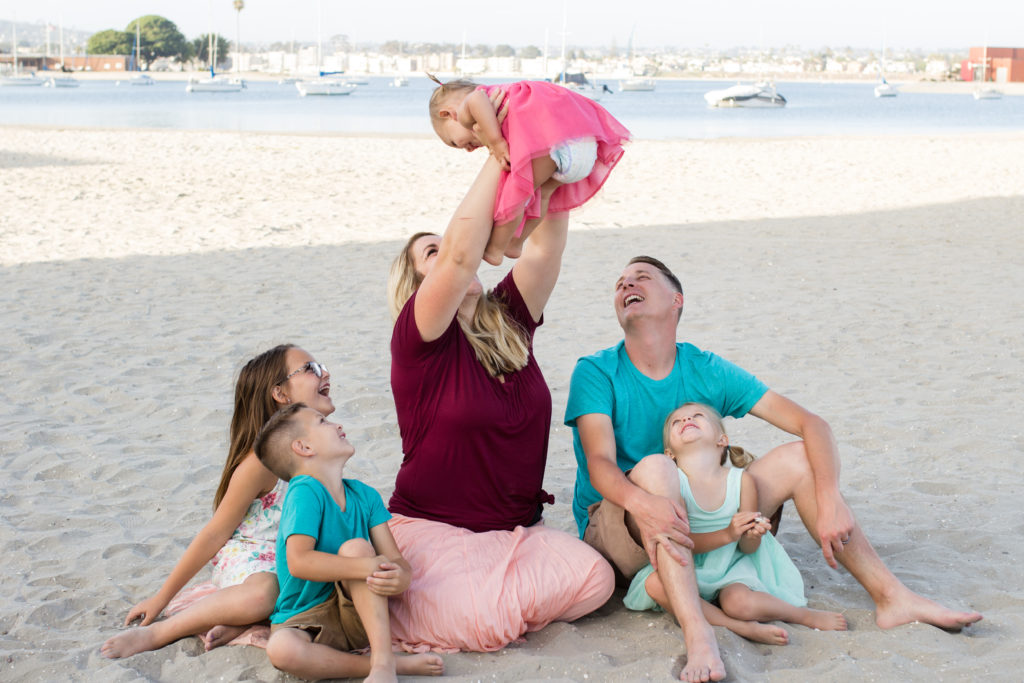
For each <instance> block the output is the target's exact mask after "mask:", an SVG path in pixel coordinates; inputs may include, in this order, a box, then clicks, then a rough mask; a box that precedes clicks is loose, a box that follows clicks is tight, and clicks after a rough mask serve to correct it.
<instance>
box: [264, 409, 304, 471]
mask: <svg viewBox="0 0 1024 683" xmlns="http://www.w3.org/2000/svg"><path fill="white" fill-rule="evenodd" d="M302 410H312V408H310V407H309V406H307V405H306V404H305V403H301V402H299V403H292V404H290V405H287V406H285V407H284V408H281V410H279V411H277V412H276V413H274V414H273V415H272V416H271V417H270V419H269V420H267V423H266V424H265V425H263V427H262V428H261V429H260V432H259V434H257V435H256V443H255V444H254V445H253V450H254V451H255V452H256V457H257V458H259V459H260V462H261V463H263V466H264V467H266V468H267V469H268V470H270V471H271V472H273V473H274V474H275V475H276V476H277V478H278V479H283V480H284V481H290V480H291V478H292V475H294V474H295V470H296V469H297V467H298V457H299V456H298V455H296V454H295V453H294V452H292V442H293V441H295V439H298V438H300V437H303V436H305V435H306V432H305V429H303V425H302V421H301V420H300V419H299V417H298V415H299V412H300V411H302Z"/></svg>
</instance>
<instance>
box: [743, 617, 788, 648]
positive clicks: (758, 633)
mask: <svg viewBox="0 0 1024 683" xmlns="http://www.w3.org/2000/svg"><path fill="white" fill-rule="evenodd" d="M737 622H738V623H737V624H735V625H732V626H729V630H730V631H732V632H733V633H735V634H736V635H738V636H743V637H744V638H746V639H747V640H752V641H754V642H755V643H764V644H765V645H789V632H788V631H787V630H786V629H784V628H782V627H781V626H775V625H774V624H762V623H761V622H759V621H740V620H737Z"/></svg>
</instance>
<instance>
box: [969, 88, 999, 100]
mask: <svg viewBox="0 0 1024 683" xmlns="http://www.w3.org/2000/svg"><path fill="white" fill-rule="evenodd" d="M973 95H974V99H976V100H1001V99H1002V98H1003V93H1002V91H1001V90H999V89H998V88H996V87H995V86H991V85H979V86H978V87H977V88H975V89H974V93H973Z"/></svg>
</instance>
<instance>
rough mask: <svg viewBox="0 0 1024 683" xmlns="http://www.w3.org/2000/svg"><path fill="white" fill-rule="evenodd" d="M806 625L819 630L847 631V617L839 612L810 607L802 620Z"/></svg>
mask: <svg viewBox="0 0 1024 683" xmlns="http://www.w3.org/2000/svg"><path fill="white" fill-rule="evenodd" d="M800 623H801V624H803V625H804V626H808V627H810V628H816V629H818V630H819V631H845V630H846V628H847V626H846V617H844V616H843V615H842V614H840V613H839V612H825V611H824V610H820V609H809V610H807V614H806V615H805V618H804V619H802V620H801V621H800Z"/></svg>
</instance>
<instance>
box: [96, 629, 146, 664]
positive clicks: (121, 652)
mask: <svg viewBox="0 0 1024 683" xmlns="http://www.w3.org/2000/svg"><path fill="white" fill-rule="evenodd" d="M157 647H159V645H158V643H157V640H156V634H154V633H153V629H152V627H150V626H139V627H135V628H131V629H128V630H127V631H122V632H121V633H118V634H117V635H116V636H113V637H111V638H108V639H107V642H105V643H103V645H101V646H100V654H101V655H103V656H104V657H106V658H107V659H121V658H122V657H131V656H132V655H134V654H138V653H139V652H145V651H147V650H153V649H156V648H157Z"/></svg>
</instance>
